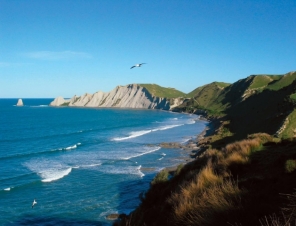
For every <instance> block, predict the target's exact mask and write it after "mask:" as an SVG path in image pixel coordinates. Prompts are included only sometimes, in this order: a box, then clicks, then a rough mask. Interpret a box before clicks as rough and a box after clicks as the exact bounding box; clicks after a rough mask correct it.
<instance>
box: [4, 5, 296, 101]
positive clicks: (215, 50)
mask: <svg viewBox="0 0 296 226" xmlns="http://www.w3.org/2000/svg"><path fill="white" fill-rule="evenodd" d="M295 50H296V1H295V0H293V1H292V0H291V1H290V0H285V1H280V0H266V1H263V0H257V1H252V0H248V1H242V0H216V1H213V0H204V1H201V0H200V1H199V0H196V1H194V0H188V1H184V0H179V1H175V0H166V1H164V0H149V1H148V0H145V1H142V0H137V1H133V0H0V98H9V97H14V98H26V97H38V98H42V97H56V96H63V97H72V96H73V95H75V94H76V95H82V94H84V93H86V92H87V93H94V92H97V91H99V90H102V91H104V92H109V91H111V90H112V89H113V88H115V87H116V86H117V85H127V84H130V83H155V84H158V85H161V86H164V87H174V88H176V89H178V90H180V91H183V92H185V93H188V92H190V91H192V90H194V89H195V88H197V87H199V86H202V85H205V84H208V83H211V82H213V81H223V82H230V83H233V82H235V81H237V80H239V79H242V78H245V77H247V76H249V75H251V74H284V73H287V72H290V71H294V70H296V53H295ZM143 62H144V63H147V64H145V65H144V66H142V67H141V68H134V69H130V67H131V66H132V65H134V64H136V63H143Z"/></svg>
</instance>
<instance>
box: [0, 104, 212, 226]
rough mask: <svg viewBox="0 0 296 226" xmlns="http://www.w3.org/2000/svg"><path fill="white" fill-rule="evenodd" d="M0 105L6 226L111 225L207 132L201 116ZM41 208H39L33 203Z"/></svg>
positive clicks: (1, 207)
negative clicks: (173, 144) (190, 143)
mask: <svg viewBox="0 0 296 226" xmlns="http://www.w3.org/2000/svg"><path fill="white" fill-rule="evenodd" d="M52 100H53V99H23V102H24V105H25V106H23V107H17V106H15V104H16V103H17V99H0V225H111V224H112V222H111V221H108V220H107V219H106V216H107V215H108V214H112V213H126V214H128V213H130V211H132V210H134V209H135V208H136V207H137V206H138V205H139V204H140V199H139V195H140V194H141V193H142V192H145V191H147V190H148V189H149V186H150V181H151V180H152V179H153V177H154V176H155V175H156V173H157V172H159V171H160V170H161V169H163V168H164V167H168V166H176V165H179V164H180V163H182V162H184V158H183V157H184V156H186V155H188V153H185V152H184V151H182V150H180V149H165V148H161V147H160V146H159V144H160V143H161V142H180V143H182V142H183V143H184V142H186V141H187V140H189V139H191V138H195V137H196V136H197V135H198V134H199V133H201V132H202V130H203V129H204V128H205V124H206V123H205V122H204V121H200V120H198V116H197V115H188V114H179V113H172V112H168V111H161V110H139V109H115V108H78V107H72V108H71V107H49V106H48V105H49V103H50V102H51V101H52ZM34 199H36V201H37V204H36V205H35V206H34V208H32V207H31V205H32V202H33V200H34Z"/></svg>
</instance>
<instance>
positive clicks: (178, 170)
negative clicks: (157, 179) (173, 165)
mask: <svg viewBox="0 0 296 226" xmlns="http://www.w3.org/2000/svg"><path fill="white" fill-rule="evenodd" d="M183 166H184V165H183V164H182V163H181V164H180V165H178V167H177V169H176V171H175V175H176V176H177V175H179V174H180V172H181V170H182V168H183Z"/></svg>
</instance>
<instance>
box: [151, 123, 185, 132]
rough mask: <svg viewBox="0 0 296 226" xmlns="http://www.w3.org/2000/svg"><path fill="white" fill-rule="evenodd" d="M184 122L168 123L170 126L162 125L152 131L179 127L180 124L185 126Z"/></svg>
mask: <svg viewBox="0 0 296 226" xmlns="http://www.w3.org/2000/svg"><path fill="white" fill-rule="evenodd" d="M183 125H184V124H177V125H168V126H161V127H159V128H156V129H153V130H152V131H153V132H155V131H159V130H167V129H172V128H174V127H178V126H183Z"/></svg>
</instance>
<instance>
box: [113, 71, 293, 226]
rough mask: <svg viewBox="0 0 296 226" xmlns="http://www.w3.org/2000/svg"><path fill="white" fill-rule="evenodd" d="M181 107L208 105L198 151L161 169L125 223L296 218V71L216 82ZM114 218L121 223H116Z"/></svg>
mask: <svg viewBox="0 0 296 226" xmlns="http://www.w3.org/2000/svg"><path fill="white" fill-rule="evenodd" d="M188 95H189V96H190V97H191V98H190V99H189V100H188V101H187V102H185V103H183V104H182V105H181V106H178V107H176V108H175V109H174V110H175V111H181V112H191V113H192V112H193V113H194V112H195V113H197V112H198V113H203V115H204V116H205V117H207V118H208V119H210V124H209V125H210V128H211V129H210V130H208V132H206V137H205V138H203V139H202V140H199V141H198V143H197V144H198V147H199V148H200V149H199V152H195V153H196V154H195V159H194V160H193V161H192V162H190V163H188V164H186V165H184V166H182V165H180V166H178V167H177V169H176V170H175V171H173V172H171V174H170V176H169V172H168V171H167V170H163V171H161V172H159V174H157V175H156V177H155V178H154V180H153V181H152V182H151V186H150V189H149V190H148V191H147V192H146V193H145V194H143V195H141V203H140V205H139V207H138V208H137V209H136V210H135V211H133V212H132V213H131V214H130V215H128V216H125V217H124V216H123V218H122V220H121V221H120V222H118V224H119V225H124V226H125V225H130V226H132V225H147V226H149V225H151V226H152V225H163V226H166V225H170V226H171V225H176V226H177V225H186V226H187V225H189V226H190V225H192V226H195V225H203V226H212V225H222V226H224V225H225V226H226V225H237V226H239V225H241V226H243V225H258V226H267V225H274V226H284V225H287V226H288V225H295V222H296V215H295V203H296V193H295V188H296V180H295V178H296V149H295V145H296V138H295V137H296V73H295V72H291V73H288V74H285V75H251V76H249V77H247V78H244V79H241V80H239V81H237V82H235V83H233V84H231V85H229V84H224V85H220V84H219V83H216V82H214V83H211V84H207V85H205V86H202V87H199V88H197V89H195V90H193V91H192V92H191V93H189V94H188ZM115 225H116V224H115Z"/></svg>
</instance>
